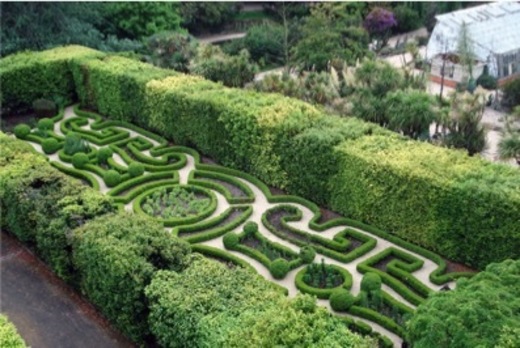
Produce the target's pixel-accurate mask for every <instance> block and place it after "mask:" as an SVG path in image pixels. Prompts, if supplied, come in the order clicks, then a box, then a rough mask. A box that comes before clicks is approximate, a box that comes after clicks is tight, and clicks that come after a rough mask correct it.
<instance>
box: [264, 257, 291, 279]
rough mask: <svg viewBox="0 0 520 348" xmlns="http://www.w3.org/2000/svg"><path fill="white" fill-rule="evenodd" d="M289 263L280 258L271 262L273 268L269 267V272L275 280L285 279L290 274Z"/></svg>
mask: <svg viewBox="0 0 520 348" xmlns="http://www.w3.org/2000/svg"><path fill="white" fill-rule="evenodd" d="M289 270H290V267H289V262H288V261H287V260H286V259H282V258H278V259H276V260H274V261H273V262H271V267H269V272H271V275H272V276H273V278H274V279H283V278H285V276H286V275H287V273H288V272H289Z"/></svg>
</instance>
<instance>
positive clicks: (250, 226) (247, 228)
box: [244, 221, 258, 236]
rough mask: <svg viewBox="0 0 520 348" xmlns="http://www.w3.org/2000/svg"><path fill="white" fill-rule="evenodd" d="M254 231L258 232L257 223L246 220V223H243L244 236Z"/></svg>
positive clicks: (250, 234)
mask: <svg viewBox="0 0 520 348" xmlns="http://www.w3.org/2000/svg"><path fill="white" fill-rule="evenodd" d="M256 232H258V224H257V223H256V222H253V221H248V222H246V224H245V225H244V234H245V235H246V236H252V235H253V234H255V233H256Z"/></svg>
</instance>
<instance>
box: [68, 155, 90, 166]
mask: <svg viewBox="0 0 520 348" xmlns="http://www.w3.org/2000/svg"><path fill="white" fill-rule="evenodd" d="M88 162H89V158H88V155H87V154H86V153H83V152H78V153H75V154H74V156H72V165H73V166H74V168H77V169H84V168H85V165H87V164H88Z"/></svg>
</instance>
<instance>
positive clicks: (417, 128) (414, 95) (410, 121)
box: [384, 90, 437, 139]
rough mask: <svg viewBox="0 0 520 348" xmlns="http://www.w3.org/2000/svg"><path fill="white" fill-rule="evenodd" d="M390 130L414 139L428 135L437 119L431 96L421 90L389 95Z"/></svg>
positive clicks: (387, 100)
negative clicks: (431, 125)
mask: <svg viewBox="0 0 520 348" xmlns="http://www.w3.org/2000/svg"><path fill="white" fill-rule="evenodd" d="M384 105H385V112H386V113H387V115H388V116H387V118H388V120H389V124H388V126H389V128H391V129H393V130H395V131H400V132H402V133H403V134H404V135H407V136H409V137H411V138H413V139H417V138H418V137H419V136H421V135H424V134H426V137H428V134H427V133H428V129H429V127H430V124H431V123H432V122H433V121H434V120H435V119H436V118H437V115H436V112H435V110H434V107H433V105H434V103H433V100H432V99H431V97H430V95H429V94H428V93H426V92H423V91H419V90H404V91H403V90H399V91H396V92H392V93H389V94H388V95H387V96H386V98H385V100H384Z"/></svg>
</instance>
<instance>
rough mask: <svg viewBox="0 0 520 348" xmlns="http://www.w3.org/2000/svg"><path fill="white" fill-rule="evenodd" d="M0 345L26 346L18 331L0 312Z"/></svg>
mask: <svg viewBox="0 0 520 348" xmlns="http://www.w3.org/2000/svg"><path fill="white" fill-rule="evenodd" d="M0 347H4V348H25V347H27V346H26V344H25V342H24V340H23V339H22V337H20V335H19V334H18V332H17V331H16V327H15V326H14V325H13V323H11V322H10V321H9V319H8V318H7V317H6V316H5V315H2V314H0Z"/></svg>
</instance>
